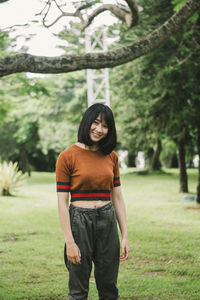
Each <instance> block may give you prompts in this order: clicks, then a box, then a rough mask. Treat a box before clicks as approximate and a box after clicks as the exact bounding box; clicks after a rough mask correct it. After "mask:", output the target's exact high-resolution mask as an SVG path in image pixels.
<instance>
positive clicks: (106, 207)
mask: <svg viewBox="0 0 200 300" xmlns="http://www.w3.org/2000/svg"><path fill="white" fill-rule="evenodd" d="M112 207H113V205H112V202H110V203H108V204H106V205H103V206H100V207H97V208H84V207H76V206H73V205H71V204H70V207H69V209H70V210H71V211H74V210H75V211H78V212H79V213H87V214H93V213H95V214H98V213H101V212H103V211H106V210H109V209H111V208H112Z"/></svg>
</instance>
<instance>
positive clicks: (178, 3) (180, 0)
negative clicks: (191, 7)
mask: <svg viewBox="0 0 200 300" xmlns="http://www.w3.org/2000/svg"><path fill="white" fill-rule="evenodd" d="M186 1H187V0H172V4H173V5H174V11H178V10H179V9H180V8H181V7H182V6H183V5H184V4H185V3H186ZM198 17H199V11H196V12H195V13H194V15H193V16H191V17H190V18H189V21H191V22H192V23H195V22H196V21H197V20H198Z"/></svg>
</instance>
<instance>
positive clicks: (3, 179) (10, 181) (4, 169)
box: [0, 161, 26, 196]
mask: <svg viewBox="0 0 200 300" xmlns="http://www.w3.org/2000/svg"><path fill="white" fill-rule="evenodd" d="M25 179H26V175H25V174H22V172H21V171H19V169H18V166H17V162H15V163H13V162H9V163H8V162H6V161H4V162H3V163H0V192H1V194H2V195H3V196H11V195H12V194H13V193H14V192H16V191H17V190H18V188H19V187H21V186H22V185H23V184H24V183H25Z"/></svg>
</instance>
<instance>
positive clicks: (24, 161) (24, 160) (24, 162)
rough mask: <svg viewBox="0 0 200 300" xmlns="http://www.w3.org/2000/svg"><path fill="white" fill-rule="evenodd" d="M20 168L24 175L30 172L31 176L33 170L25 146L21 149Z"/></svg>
mask: <svg viewBox="0 0 200 300" xmlns="http://www.w3.org/2000/svg"><path fill="white" fill-rule="evenodd" d="M19 168H20V169H21V171H22V173H26V172H28V175H29V176H31V170H30V166H29V162H28V157H27V153H26V150H25V149H24V147H23V146H22V147H21V151H20V161H19Z"/></svg>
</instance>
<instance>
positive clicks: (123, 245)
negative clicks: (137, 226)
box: [120, 238, 130, 261]
mask: <svg viewBox="0 0 200 300" xmlns="http://www.w3.org/2000/svg"><path fill="white" fill-rule="evenodd" d="M121 249H122V252H121V255H120V261H125V260H127V259H128V254H129V250H130V248H129V244H128V239H127V238H122V242H121Z"/></svg>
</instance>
